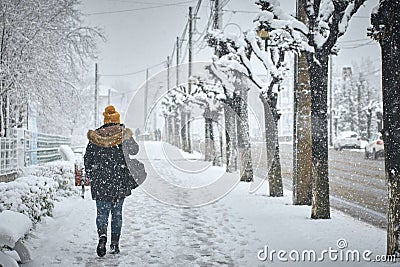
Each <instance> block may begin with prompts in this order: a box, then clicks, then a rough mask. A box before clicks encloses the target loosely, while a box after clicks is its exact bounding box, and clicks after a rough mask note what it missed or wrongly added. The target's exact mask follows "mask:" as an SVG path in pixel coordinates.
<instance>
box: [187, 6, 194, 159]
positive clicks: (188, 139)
mask: <svg viewBox="0 0 400 267" xmlns="http://www.w3.org/2000/svg"><path fill="white" fill-rule="evenodd" d="M188 42H189V45H188V47H189V70H188V91H187V94H188V95H190V94H191V93H192V81H191V78H192V60H193V58H192V56H193V55H192V49H193V13H192V7H191V6H190V7H189V40H188ZM188 104H189V103H188ZM186 116H187V117H186V121H187V128H186V133H187V149H188V152H189V153H192V152H193V151H192V143H191V138H190V110H189V109H188V112H186Z"/></svg>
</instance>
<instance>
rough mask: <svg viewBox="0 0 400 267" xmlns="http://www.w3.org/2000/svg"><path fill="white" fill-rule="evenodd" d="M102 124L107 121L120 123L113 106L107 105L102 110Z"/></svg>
mask: <svg viewBox="0 0 400 267" xmlns="http://www.w3.org/2000/svg"><path fill="white" fill-rule="evenodd" d="M103 116H104V124H107V123H120V115H119V113H118V112H117V111H116V110H115V108H114V106H112V105H110V106H107V107H106V108H105V110H104V112H103Z"/></svg>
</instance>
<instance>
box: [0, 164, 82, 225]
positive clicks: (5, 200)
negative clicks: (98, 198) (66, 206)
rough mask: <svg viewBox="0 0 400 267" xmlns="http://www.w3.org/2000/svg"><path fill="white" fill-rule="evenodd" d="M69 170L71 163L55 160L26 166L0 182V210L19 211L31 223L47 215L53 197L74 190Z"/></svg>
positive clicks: (51, 207)
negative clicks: (18, 174) (24, 170)
mask: <svg viewBox="0 0 400 267" xmlns="http://www.w3.org/2000/svg"><path fill="white" fill-rule="evenodd" d="M73 171H74V167H73V163H71V162H61V161H59V162H54V163H49V164H46V165H44V166H36V167H34V168H30V169H29V170H28V173H27V174H24V175H23V177H20V178H17V179H16V180H15V181H13V182H9V183H0V212H1V211H3V210H11V211H16V212H20V213H23V214H25V215H27V216H28V217H29V218H30V219H31V220H32V222H34V223H37V222H39V221H40V220H41V219H42V218H43V217H44V216H51V215H52V211H53V208H54V202H55V201H57V200H58V199H60V198H61V197H66V196H71V195H75V194H77V193H78V190H77V189H76V188H75V186H74V180H73V179H74V173H73Z"/></svg>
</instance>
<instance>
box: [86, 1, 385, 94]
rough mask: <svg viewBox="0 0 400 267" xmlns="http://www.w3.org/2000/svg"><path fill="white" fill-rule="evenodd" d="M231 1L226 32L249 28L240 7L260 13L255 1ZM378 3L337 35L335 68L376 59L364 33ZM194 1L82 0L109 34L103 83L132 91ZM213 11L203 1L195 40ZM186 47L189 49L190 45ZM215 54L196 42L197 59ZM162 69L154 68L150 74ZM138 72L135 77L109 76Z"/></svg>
mask: <svg viewBox="0 0 400 267" xmlns="http://www.w3.org/2000/svg"><path fill="white" fill-rule="evenodd" d="M220 1H224V0H220ZM227 2H229V3H228V4H227V5H226V6H225V7H224V10H226V11H225V12H224V16H223V25H224V27H225V31H233V32H239V31H244V30H246V29H249V28H251V27H252V19H253V18H254V16H255V14H253V13H248V12H241V11H257V10H258V9H257V6H256V5H254V0H251V1H246V0H231V1H228V0H227ZM377 2H378V0H367V4H366V5H365V7H362V8H361V9H360V11H359V12H358V13H357V15H356V17H354V18H353V19H352V21H351V24H350V27H349V30H348V32H347V33H346V34H345V36H343V37H342V38H340V39H339V43H340V47H342V50H341V51H340V53H339V55H338V56H335V57H334V61H333V62H334V65H335V66H336V67H338V68H341V67H343V66H350V65H351V64H352V63H353V62H356V61H359V60H360V59H361V58H362V57H371V58H372V60H374V61H375V62H377V63H378V61H379V58H380V50H379V46H378V45H377V44H376V43H375V42H374V41H372V40H371V39H369V38H368V37H367V36H366V31H367V27H369V25H370V19H369V14H370V12H371V10H372V8H373V7H374V6H375V5H376V4H377ZM196 4H197V0H149V1H148V0H138V1H136V0H82V6H81V8H82V12H83V13H84V14H88V16H87V17H86V22H87V23H89V24H90V25H97V26H100V27H101V28H103V30H104V33H105V36H106V38H107V41H106V42H105V43H101V44H100V45H99V51H100V55H99V60H98V61H97V62H98V65H99V73H100V75H101V76H100V77H101V79H100V83H101V84H102V85H104V86H114V87H121V88H117V89H128V88H132V89H133V90H134V88H135V87H138V86H139V85H140V84H141V83H143V81H144V79H145V72H144V71H143V72H140V71H141V70H144V69H146V68H148V67H152V66H155V65H157V64H160V63H162V62H163V61H165V60H166V58H167V56H169V55H171V53H172V51H173V48H174V44H175V41H176V37H177V36H180V35H181V34H182V32H183V29H184V26H185V24H186V21H187V17H188V15H187V14H188V7H189V6H193V7H195V6H196ZM281 5H282V7H284V8H285V9H286V10H288V11H289V12H291V13H294V6H295V1H294V0H284V1H281ZM233 11H239V12H233ZM209 15H210V0H203V1H202V5H201V9H200V12H199V14H198V17H199V19H198V20H197V23H196V24H197V25H196V34H195V35H194V40H197V39H198V38H199V36H200V33H201V32H203V30H204V26H205V24H206V22H207V20H208V17H209ZM239 27H240V29H239ZM183 47H184V48H186V43H184V45H183ZM201 48H203V49H201ZM211 54H212V50H211V49H209V48H207V47H205V48H204V45H202V43H201V42H197V43H196V44H195V52H194V60H198V61H202V60H208V59H209V57H210V55H211ZM173 64H175V61H174V63H173ZM164 67H165V65H160V66H157V67H154V68H151V69H150V75H153V74H156V73H157V72H158V71H160V70H162V69H163V68H164ZM93 68H94V67H93ZM138 71H139V73H137V74H135V75H125V76H108V75H121V74H126V73H133V72H138ZM378 78H379V77H378Z"/></svg>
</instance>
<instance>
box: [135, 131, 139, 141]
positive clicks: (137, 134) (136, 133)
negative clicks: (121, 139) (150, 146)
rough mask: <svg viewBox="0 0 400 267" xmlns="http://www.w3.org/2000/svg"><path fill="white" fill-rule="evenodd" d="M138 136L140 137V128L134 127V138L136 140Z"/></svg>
mask: <svg viewBox="0 0 400 267" xmlns="http://www.w3.org/2000/svg"><path fill="white" fill-rule="evenodd" d="M139 137H140V129H139V128H136V130H135V138H136V140H138V141H139Z"/></svg>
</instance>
